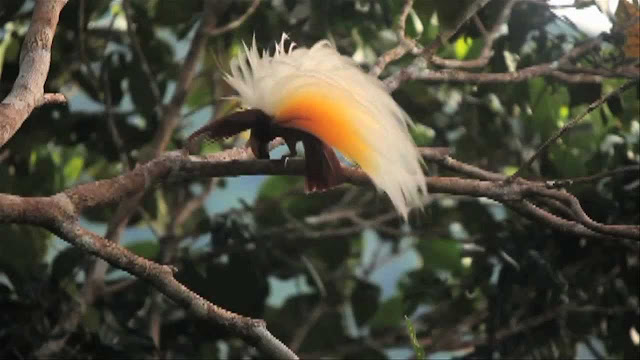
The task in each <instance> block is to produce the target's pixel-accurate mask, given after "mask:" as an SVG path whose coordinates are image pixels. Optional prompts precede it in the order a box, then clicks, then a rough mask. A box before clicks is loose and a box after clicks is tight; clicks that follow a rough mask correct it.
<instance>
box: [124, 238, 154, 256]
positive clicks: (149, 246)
mask: <svg viewBox="0 0 640 360" xmlns="http://www.w3.org/2000/svg"><path fill="white" fill-rule="evenodd" d="M126 248H127V249H129V251H131V252H132V253H134V254H136V255H138V256H141V257H143V258H146V259H153V258H155V257H156V256H157V255H158V252H159V250H160V247H159V246H158V243H157V242H156V241H151V240H148V241H138V242H135V243H133V244H130V245H127V246H126Z"/></svg>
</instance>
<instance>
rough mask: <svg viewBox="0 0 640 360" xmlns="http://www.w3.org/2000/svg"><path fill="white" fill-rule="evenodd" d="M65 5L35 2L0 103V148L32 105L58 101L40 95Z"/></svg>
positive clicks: (53, 1) (47, 0) (48, 0)
mask: <svg viewBox="0 0 640 360" xmlns="http://www.w3.org/2000/svg"><path fill="white" fill-rule="evenodd" d="M66 3H67V0H39V1H37V2H36V5H35V7H34V9H33V15H32V17H31V25H30V26H29V30H28V31H27V35H26V36H25V38H24V42H23V43H22V50H21V51H20V73H19V74H18V78H17V79H16V82H15V84H13V88H12V89H11V92H10V93H9V95H7V97H5V98H4V100H2V103H0V147H1V146H2V145H4V144H6V142H7V141H9V139H11V137H12V136H13V134H15V133H16V131H18V129H19V128H20V126H22V123H23V122H24V121H25V120H26V119H27V117H28V116H29V114H31V111H33V109H34V108H35V107H36V106H38V105H42V104H43V103H47V102H50V100H54V101H58V100H59V98H57V97H53V98H52V97H51V96H49V97H47V96H44V83H45V81H46V80H47V74H49V65H50V63H51V43H52V42H53V35H54V34H55V31H56V26H57V25H58V18H59V15H60V11H61V10H62V8H63V7H64V5H65V4H66ZM43 96H44V97H43Z"/></svg>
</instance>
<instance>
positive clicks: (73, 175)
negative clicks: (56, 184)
mask: <svg viewBox="0 0 640 360" xmlns="http://www.w3.org/2000/svg"><path fill="white" fill-rule="evenodd" d="M83 167H84V158H83V157H81V156H74V157H73V158H72V159H71V160H69V161H67V163H66V164H65V165H64V169H63V170H62V174H63V175H64V180H65V183H66V184H70V183H73V182H74V181H75V180H76V179H77V178H78V176H79V175H80V173H81V172H82V168H83Z"/></svg>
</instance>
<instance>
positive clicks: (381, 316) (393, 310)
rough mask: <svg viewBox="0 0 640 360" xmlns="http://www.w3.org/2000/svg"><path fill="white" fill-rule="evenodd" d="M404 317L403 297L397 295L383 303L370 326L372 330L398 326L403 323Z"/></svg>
mask: <svg viewBox="0 0 640 360" xmlns="http://www.w3.org/2000/svg"><path fill="white" fill-rule="evenodd" d="M402 316H404V310H403V304H402V297H401V296H400V295H396V296H394V297H392V298H389V299H387V300H385V301H383V302H382V303H381V304H380V306H378V311H376V314H375V315H374V316H373V318H372V319H371V321H370V322H369V325H370V326H371V328H372V329H383V328H386V327H393V326H397V325H399V324H400V323H401V322H402Z"/></svg>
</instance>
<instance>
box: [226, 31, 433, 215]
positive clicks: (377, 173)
mask: <svg viewBox="0 0 640 360" xmlns="http://www.w3.org/2000/svg"><path fill="white" fill-rule="evenodd" d="M286 39H287V36H286V35H283V36H282V39H281V41H280V43H279V44H278V43H276V47H275V52H274V54H273V55H269V54H268V53H267V52H266V51H263V52H262V54H260V53H259V52H258V49H257V47H256V42H255V37H254V39H253V44H252V46H251V48H248V47H247V46H246V45H245V46H244V48H245V52H244V54H241V55H240V56H239V57H238V58H237V59H234V60H233V61H232V63H231V73H230V74H226V77H225V79H226V81H227V82H228V83H229V84H230V85H231V86H232V87H233V88H234V89H235V90H236V91H237V92H238V97H239V99H240V100H241V101H242V103H243V104H244V105H245V106H247V107H249V108H256V109H260V110H262V111H264V112H265V113H267V114H269V115H271V116H273V117H274V119H275V122H276V123H278V124H280V125H281V126H288V125H289V122H288V120H287V119H284V118H283V112H284V111H285V109H289V108H290V107H291V106H290V105H291V104H290V103H291V101H292V100H291V99H294V98H297V99H300V98H301V97H303V96H308V97H311V98H312V100H311V101H313V102H314V104H317V103H321V104H327V106H328V107H332V108H333V109H339V110H336V111H339V114H338V115H335V116H333V115H332V116H333V118H332V120H329V119H328V117H326V116H325V117H324V118H311V117H312V116H311V115H308V116H307V114H305V113H304V112H303V111H304V109H301V110H298V111H297V112H295V114H299V115H297V116H299V117H305V118H306V120H305V121H309V120H311V121H313V122H327V124H328V125H326V126H328V127H329V128H328V129H319V127H321V126H320V125H318V126H313V127H311V128H310V127H307V126H302V125H295V124H294V125H290V126H291V127H296V128H298V129H300V130H305V131H307V132H311V133H312V134H313V135H315V136H316V137H318V138H320V139H321V140H322V141H324V142H325V143H327V144H329V145H331V146H333V147H335V148H336V149H338V150H340V151H341V152H342V153H343V154H345V155H346V156H348V157H349V158H351V159H352V160H354V161H356V162H357V163H358V164H359V165H360V166H361V167H362V169H363V170H364V171H365V172H366V173H367V174H368V175H369V176H370V177H371V179H372V180H373V182H374V183H375V185H376V186H377V187H378V188H381V189H382V190H384V191H385V192H386V193H387V194H388V195H389V197H390V198H391V201H392V202H393V204H394V205H395V207H396V208H397V210H398V212H399V213H400V214H401V215H402V216H403V217H405V219H406V217H407V213H408V209H409V207H413V206H418V205H421V203H422V196H423V195H426V193H427V189H426V181H425V177H424V173H423V171H422V168H421V165H422V159H421V157H420V154H419V152H418V150H417V148H416V146H415V144H414V142H413V140H412V138H411V136H410V134H409V132H408V127H407V126H408V125H410V126H412V125H413V124H412V121H411V119H410V118H409V116H408V115H407V114H406V113H405V112H404V111H403V110H402V109H401V108H400V106H398V104H397V103H396V102H395V101H394V100H393V98H392V97H391V96H390V95H389V94H388V93H387V91H386V90H385V87H384V85H383V83H382V82H381V81H380V80H379V79H377V78H375V77H373V76H370V75H368V74H366V73H364V72H363V71H362V70H361V69H360V68H359V67H358V65H357V64H356V63H355V62H354V61H353V60H352V59H351V58H349V57H346V56H342V55H340V54H339V53H338V52H337V51H336V49H335V48H334V47H333V46H332V45H331V44H330V43H329V41H327V40H322V41H319V42H318V43H316V44H315V45H313V46H312V47H311V48H309V49H307V48H296V47H295V45H294V44H293V43H292V44H291V45H290V46H289V47H288V48H285V40H286ZM323 107H324V106H323ZM317 110H318V111H317V112H316V114H327V113H331V114H334V113H333V112H332V111H333V110H331V109H323V108H321V109H317ZM336 118H339V121H338V120H336ZM329 121H332V122H331V123H330V124H329V123H328V122H329ZM307 124H308V123H307ZM341 131H342V132H350V133H349V134H348V137H346V138H345V137H344V134H340V133H339V132H341ZM345 139H346V140H345Z"/></svg>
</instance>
